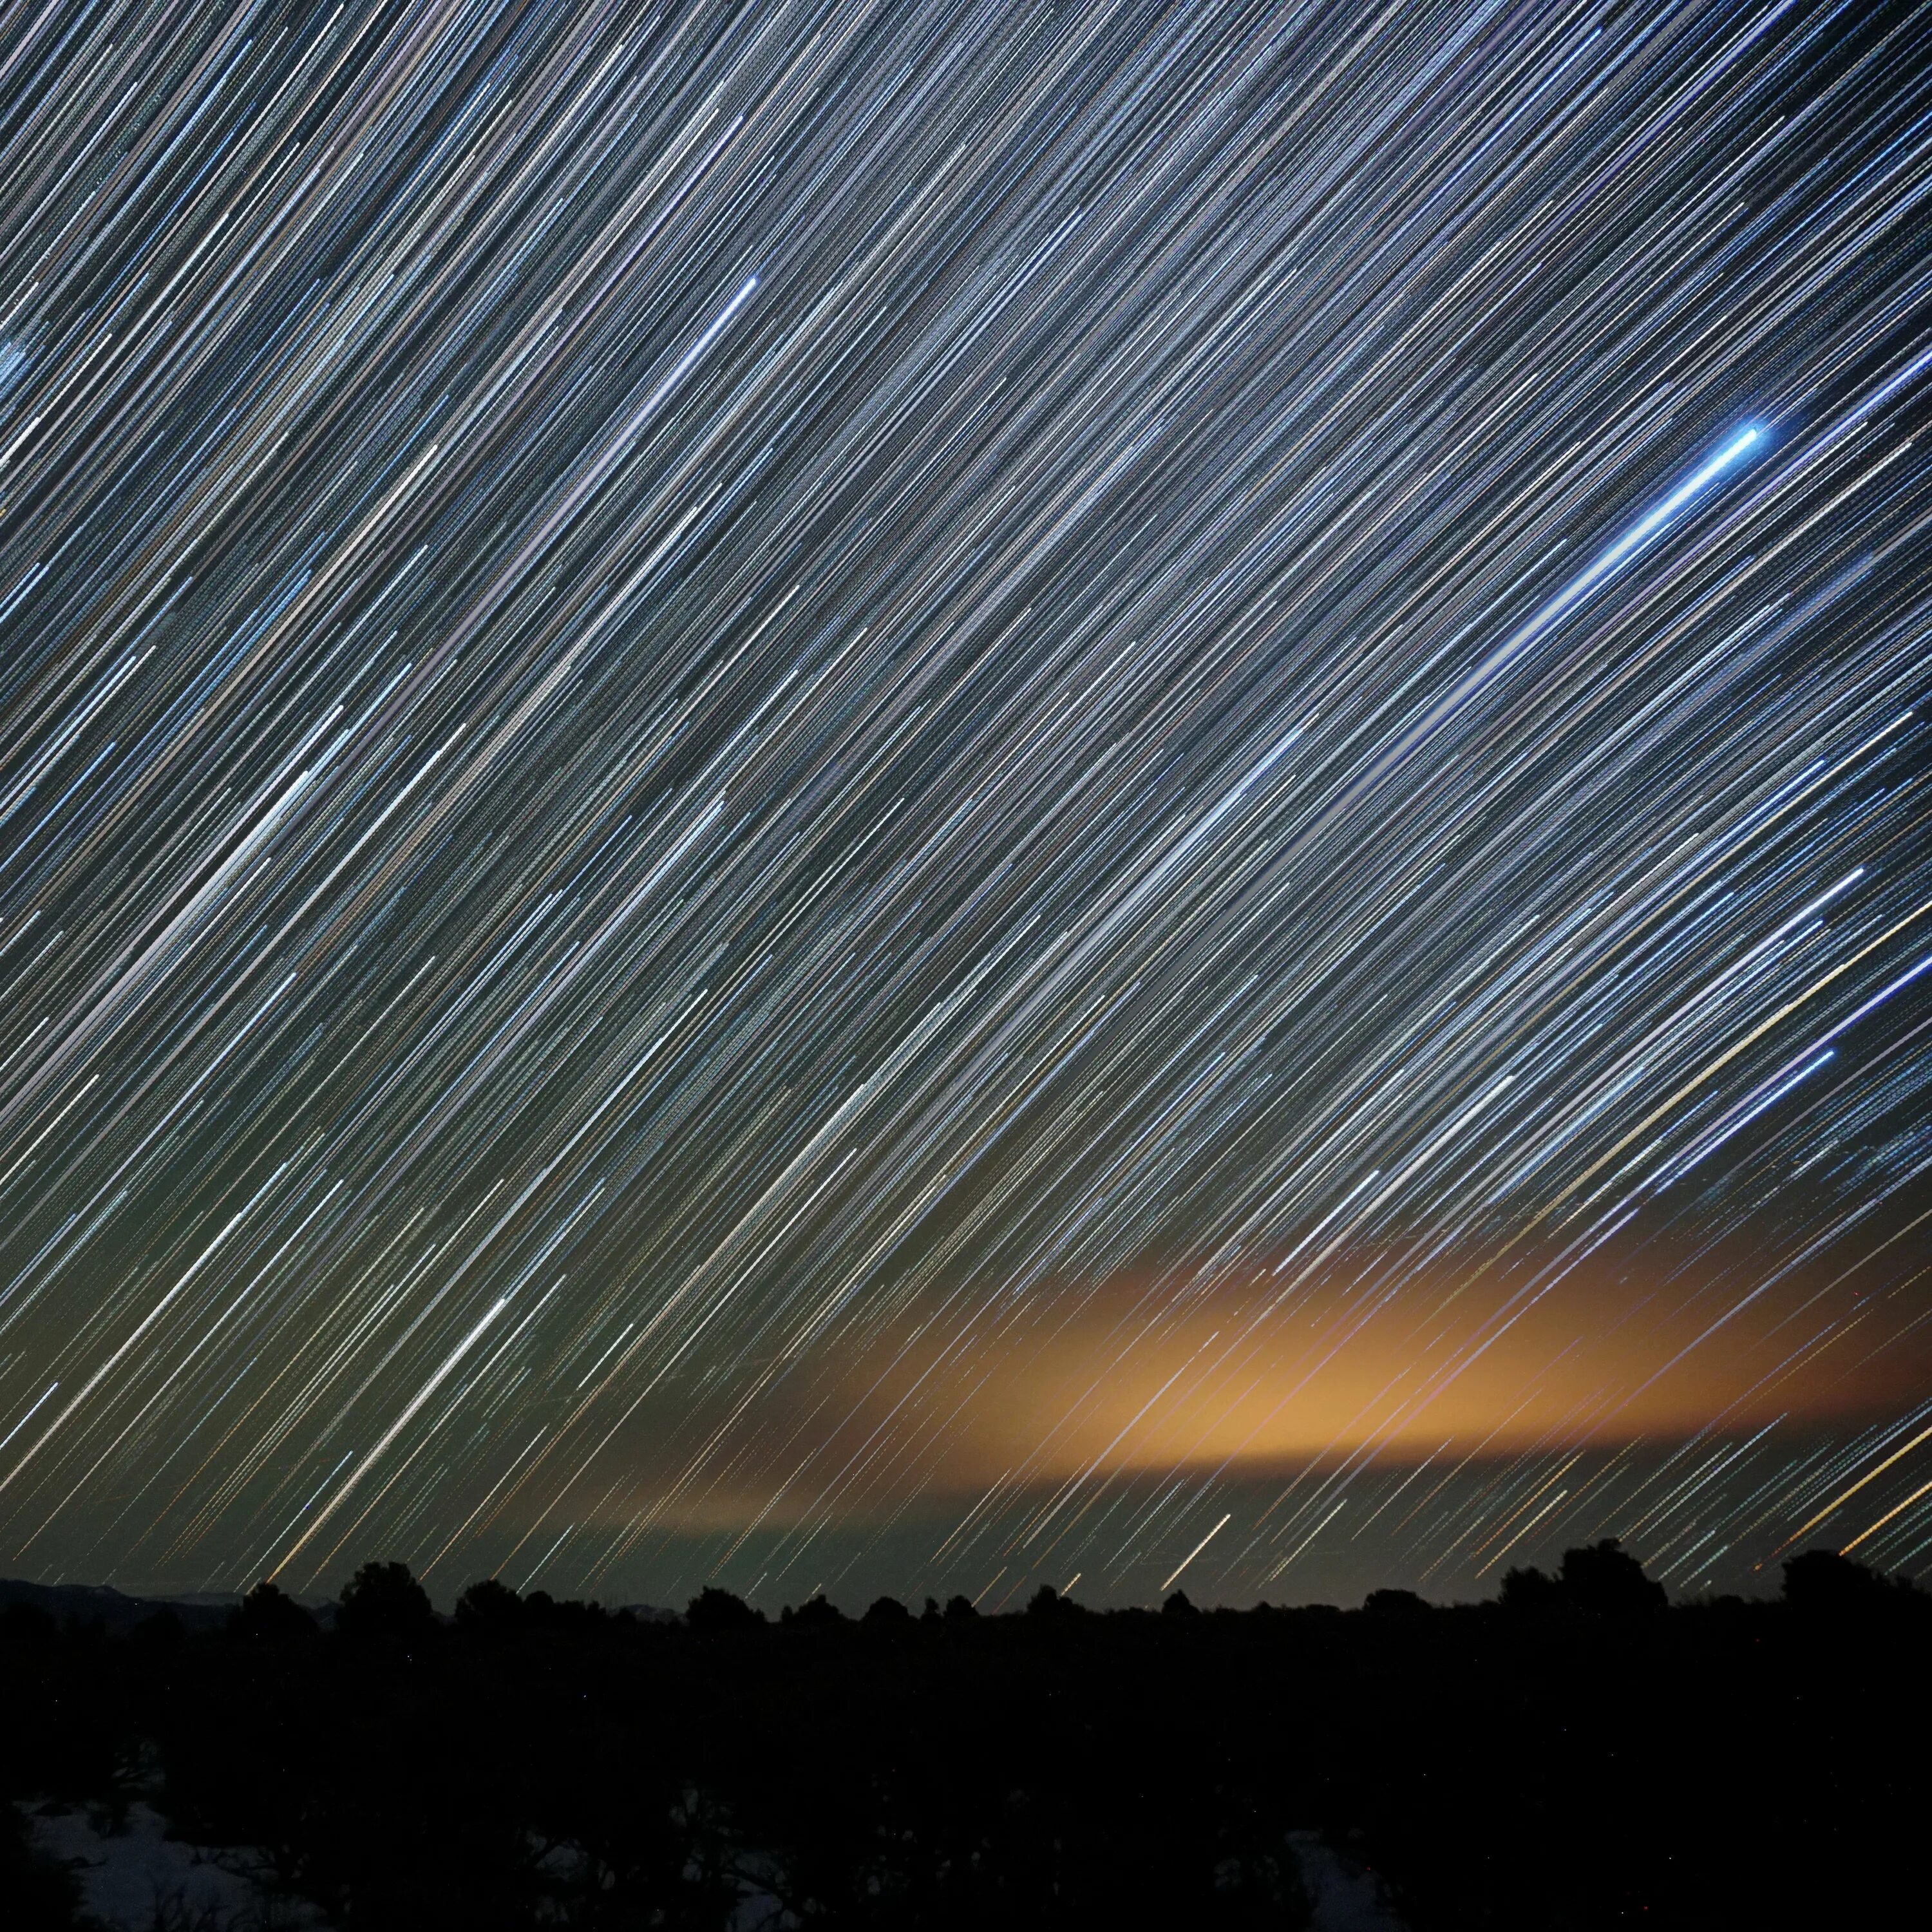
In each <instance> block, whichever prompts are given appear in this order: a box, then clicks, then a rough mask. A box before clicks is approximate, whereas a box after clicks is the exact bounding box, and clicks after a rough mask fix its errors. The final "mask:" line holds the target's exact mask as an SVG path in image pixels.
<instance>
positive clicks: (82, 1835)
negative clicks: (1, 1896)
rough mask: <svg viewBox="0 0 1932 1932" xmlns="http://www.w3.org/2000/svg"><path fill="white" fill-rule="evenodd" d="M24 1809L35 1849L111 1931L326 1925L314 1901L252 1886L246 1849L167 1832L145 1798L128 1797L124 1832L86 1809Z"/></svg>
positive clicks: (210, 1931) (312, 1931)
mask: <svg viewBox="0 0 1932 1932" xmlns="http://www.w3.org/2000/svg"><path fill="white" fill-rule="evenodd" d="M26 1810H27V1817H28V1825H29V1827H30V1829H31V1832H32V1834H33V1842H34V1849H35V1850H36V1851H37V1852H41V1853H42V1854H43V1855H45V1856H46V1857H48V1858H57V1859H58V1860H60V1861H62V1862H63V1863H65V1864H69V1865H71V1866H72V1867H73V1868H74V1870H75V1872H76V1873H77V1875H78V1876H79V1878H80V1885H81V1906H82V1909H83V1911H85V1912H86V1913H87V1914H88V1915H89V1916H90V1917H91V1918H94V1919H95V1920H97V1921H98V1922H99V1923H100V1924H102V1925H104V1926H107V1927H110V1928H111V1932H328V1926H327V1923H326V1921H325V1920H324V1919H323V1917H322V1915H321V1914H320V1912H317V1910H316V1909H315V1908H314V1906H310V1905H307V1904H303V1903H290V1901H288V1900H283V1899H277V1898H274V1897H271V1896H270V1895H269V1894H268V1893H267V1892H266V1891H263V1889H262V1888H260V1886H258V1885H256V1884H255V1883H254V1881H253V1880H252V1879H251V1878H249V1877H248V1876H247V1872H246V1867H247V1865H248V1863H249V1860H248V1854H247V1853H245V1852H242V1853H236V1852H206V1851H202V1850H201V1849H198V1848H197V1847H196V1846H193V1845H184V1844H183V1843H181V1841H179V1840H178V1839H175V1838H169V1837H168V1836H167V1835H166V1832H167V1826H166V1820H163V1818H162V1817H161V1815H160V1813H159V1812H158V1811H155V1810H154V1808H153V1807H152V1806H151V1805H143V1804H139V1803H136V1804H134V1805H130V1806H129V1807H128V1808H127V1829H126V1830H125V1831H123V1832H110V1831H108V1830H107V1829H104V1826H105V1820H102V1819H100V1818H99V1817H98V1816H97V1815H95V1814H92V1813H90V1812H89V1811H66V1810H62V1811H52V1810H44V1809H41V1808H37V1807H28V1808H26Z"/></svg>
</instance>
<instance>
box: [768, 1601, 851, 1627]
mask: <svg viewBox="0 0 1932 1932" xmlns="http://www.w3.org/2000/svg"><path fill="white" fill-rule="evenodd" d="M844 1621H845V1619H844V1618H843V1617H842V1616H840V1615H839V1613H838V1611H837V1610H835V1609H834V1608H833V1607H832V1605H831V1604H828V1603H827V1602H826V1601H825V1599H824V1598H823V1597H808V1598H805V1601H804V1602H803V1603H802V1604H799V1607H798V1608H797V1609H796V1610H792V1609H790V1607H787V1608H786V1609H785V1610H781V1612H780V1613H778V1622H780V1623H781V1624H788V1625H790V1626H791V1627H792V1628H793V1629H794V1630H829V1629H831V1628H834V1627H835V1626H836V1625H839V1624H842V1623H843V1622H844Z"/></svg>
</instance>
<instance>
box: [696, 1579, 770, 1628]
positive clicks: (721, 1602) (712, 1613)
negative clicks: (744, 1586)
mask: <svg viewBox="0 0 1932 1932" xmlns="http://www.w3.org/2000/svg"><path fill="white" fill-rule="evenodd" d="M684 1621H685V1624H686V1625H688V1627H689V1628H691V1630H693V1631H696V1632H697V1634H698V1635H699V1636H700V1637H725V1636H728V1635H730V1634H731V1633H733V1631H748V1630H757V1629H758V1628H760V1627H761V1626H762V1625H763V1622H764V1621H765V1614H764V1613H763V1611H762V1610H753V1609H752V1607H751V1605H750V1604H748V1603H746V1602H745V1600H744V1598H742V1597H734V1596H733V1595H732V1594H731V1592H730V1591H729V1590H720V1589H715V1588H713V1587H712V1586H709V1585H707V1586H706V1587H705V1588H704V1589H702V1590H700V1591H699V1592H698V1593H697V1595H696V1596H694V1598H691V1602H690V1604H689V1606H688V1608H687V1609H686V1610H685V1613H684Z"/></svg>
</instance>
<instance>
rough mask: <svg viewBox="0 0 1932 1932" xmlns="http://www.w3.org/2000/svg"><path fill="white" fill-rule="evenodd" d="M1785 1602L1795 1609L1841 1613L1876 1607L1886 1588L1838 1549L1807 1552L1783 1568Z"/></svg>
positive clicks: (1863, 1567)
mask: <svg viewBox="0 0 1932 1932" xmlns="http://www.w3.org/2000/svg"><path fill="white" fill-rule="evenodd" d="M1884 1588H1885V1586H1884V1584H1883V1583H1882V1582H1881V1581H1880V1580H1879V1578H1878V1577H1875V1576H1874V1575H1873V1574H1872V1573H1871V1571H1869V1570H1867V1568H1865V1566H1864V1565H1863V1564H1862V1563H1854V1562H1852V1560H1851V1559H1850V1558H1849V1556H1840V1555H1839V1554H1838V1552H1837V1551H1836V1550H1806V1551H1805V1553H1804V1554H1803V1555H1802V1556H1794V1557H1793V1558H1791V1559H1790V1561H1789V1562H1787V1563H1786V1564H1785V1565H1784V1601H1786V1602H1787V1604H1790V1605H1791V1606H1792V1607H1793V1609H1795V1610H1822V1611H1827V1612H1838V1611H1845V1610H1865V1609H1867V1608H1869V1607H1872V1606H1873V1605H1874V1604H1876V1601H1877V1600H1878V1598H1879V1595H1880V1593H1881V1592H1882V1591H1883V1589H1884Z"/></svg>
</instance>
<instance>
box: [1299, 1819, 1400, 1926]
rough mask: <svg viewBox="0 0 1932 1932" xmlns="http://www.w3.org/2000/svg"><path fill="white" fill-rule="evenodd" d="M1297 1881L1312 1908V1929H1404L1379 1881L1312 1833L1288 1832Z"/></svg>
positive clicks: (1373, 1874) (1372, 1874)
mask: <svg viewBox="0 0 1932 1932" xmlns="http://www.w3.org/2000/svg"><path fill="white" fill-rule="evenodd" d="M1292 1837H1293V1841H1294V1844H1295V1857H1296V1858H1297V1859H1298V1861H1299V1862H1300V1864H1301V1882H1302V1883H1303V1884H1304V1885H1306V1886H1307V1888H1308V1897H1309V1900H1310V1903H1312V1904H1313V1906H1314V1907H1315V1919H1314V1927H1315V1932H1406V1927H1404V1925H1403V1922H1402V1921H1401V1920H1400V1918H1397V1916H1396V1915H1395V1914H1394V1912H1391V1910H1390V1909H1389V1907H1388V1902H1387V1901H1386V1900H1385V1898H1384V1897H1383V1895H1382V1885H1381V1883H1380V1882H1379V1880H1378V1879H1376V1875H1375V1873H1373V1872H1367V1871H1364V1870H1363V1869H1362V1868H1361V1866H1360V1865H1358V1864H1356V1863H1355V1861H1353V1860H1352V1859H1351V1858H1344V1857H1343V1855H1342V1854H1341V1853H1340V1852H1338V1851H1337V1850H1336V1849H1334V1846H1331V1845H1325V1844H1324V1843H1322V1840H1321V1838H1320V1837H1319V1835H1317V1834H1316V1833H1315V1832H1295V1833H1294V1834H1293V1835H1292Z"/></svg>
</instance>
